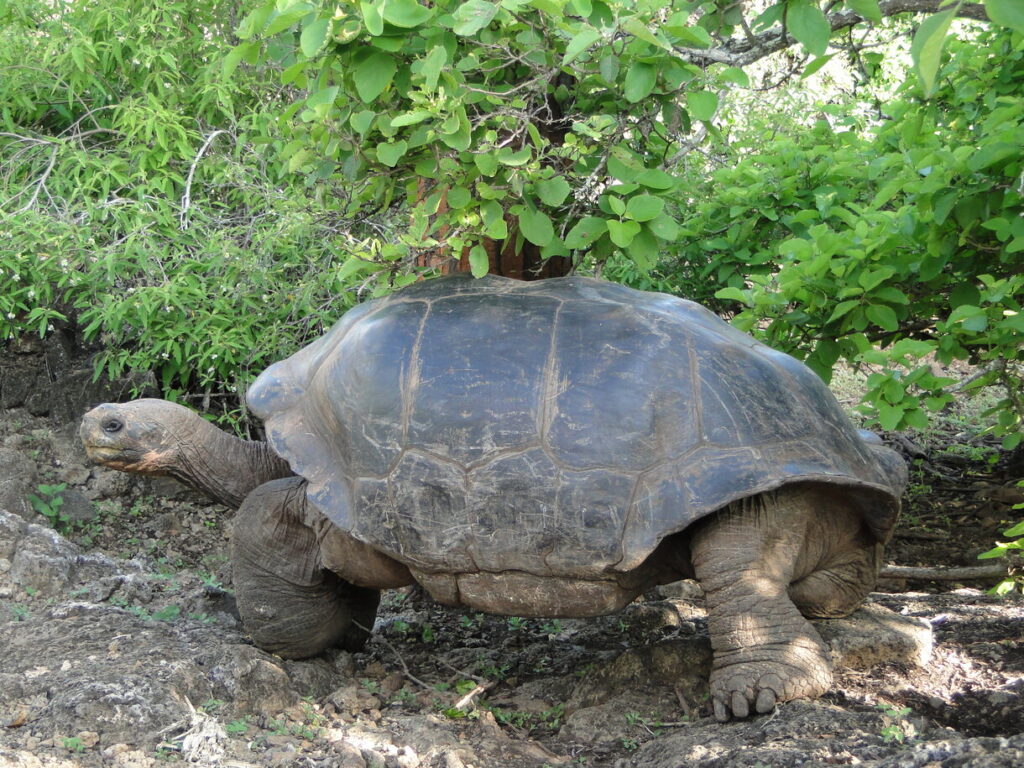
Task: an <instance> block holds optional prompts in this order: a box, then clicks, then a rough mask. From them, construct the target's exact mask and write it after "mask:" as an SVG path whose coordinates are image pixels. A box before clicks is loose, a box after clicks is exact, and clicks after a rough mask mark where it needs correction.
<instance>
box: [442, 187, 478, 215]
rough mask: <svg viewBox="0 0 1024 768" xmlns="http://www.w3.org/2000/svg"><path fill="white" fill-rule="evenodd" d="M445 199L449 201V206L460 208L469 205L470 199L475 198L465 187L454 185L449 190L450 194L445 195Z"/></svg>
mask: <svg viewBox="0 0 1024 768" xmlns="http://www.w3.org/2000/svg"><path fill="white" fill-rule="evenodd" d="M445 199H446V200H447V201H448V207H449V208H454V209H456V210H458V209H460V208H465V207H466V206H467V205H469V201H470V200H472V199H473V195H472V194H471V193H470V191H469V190H468V189H466V188H465V187H452V188H451V189H449V190H448V194H447V195H445Z"/></svg>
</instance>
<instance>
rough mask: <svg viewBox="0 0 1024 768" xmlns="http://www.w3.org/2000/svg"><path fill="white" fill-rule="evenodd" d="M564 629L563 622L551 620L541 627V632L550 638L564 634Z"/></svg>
mask: <svg viewBox="0 0 1024 768" xmlns="http://www.w3.org/2000/svg"><path fill="white" fill-rule="evenodd" d="M563 629H564V627H563V626H562V622H561V621H559V620H558V619H550V620H549V621H545V622H544V623H543V624H541V625H540V631H541V632H543V633H544V634H545V635H548V636H549V637H555V636H556V635H560V634H562V631H563Z"/></svg>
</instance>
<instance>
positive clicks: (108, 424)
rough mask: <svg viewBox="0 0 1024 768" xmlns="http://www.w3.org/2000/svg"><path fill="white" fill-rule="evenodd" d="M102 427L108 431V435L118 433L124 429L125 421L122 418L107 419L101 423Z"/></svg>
mask: <svg viewBox="0 0 1024 768" xmlns="http://www.w3.org/2000/svg"><path fill="white" fill-rule="evenodd" d="M100 429H102V430H103V431H104V432H106V433H107V434H108V435H116V434H117V433H118V432H120V431H121V430H122V429H124V422H123V421H121V420H120V419H107V420H106V421H104V422H103V424H101V425H100Z"/></svg>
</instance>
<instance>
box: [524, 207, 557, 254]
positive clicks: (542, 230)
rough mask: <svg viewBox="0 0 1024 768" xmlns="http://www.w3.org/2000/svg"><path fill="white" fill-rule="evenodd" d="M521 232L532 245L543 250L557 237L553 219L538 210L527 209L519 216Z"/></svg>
mask: <svg viewBox="0 0 1024 768" xmlns="http://www.w3.org/2000/svg"><path fill="white" fill-rule="evenodd" d="M519 231H520V232H522V233H523V237H525V238H526V239H527V240H529V241H530V242H531V243H533V244H534V245H539V246H541V247H542V248H543V247H544V246H545V245H547V244H548V243H550V242H551V241H552V240H553V239H554V237H555V228H554V226H552V224H551V219H549V218H548V215H547V214H546V213H544V212H543V211H538V210H537V209H536V208H530V207H527V208H525V209H524V210H523V211H522V213H520V214H519Z"/></svg>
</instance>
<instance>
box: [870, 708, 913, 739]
mask: <svg viewBox="0 0 1024 768" xmlns="http://www.w3.org/2000/svg"><path fill="white" fill-rule="evenodd" d="M877 706H878V709H879V710H881V712H882V728H881V730H880V731H879V734H881V736H882V739H884V740H885V742H886V743H889V742H891V741H895V742H897V743H899V744H903V743H905V742H907V741H910V740H912V739H913V738H914V736H916V735H917V729H916V728H915V727H914V724H913V723H911V722H910V721H909V720H907V719H906V717H907V715H909V714H910V711H911V710H910V707H897V706H895V705H894V704H888V703H882V704H878V705H877Z"/></svg>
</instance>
